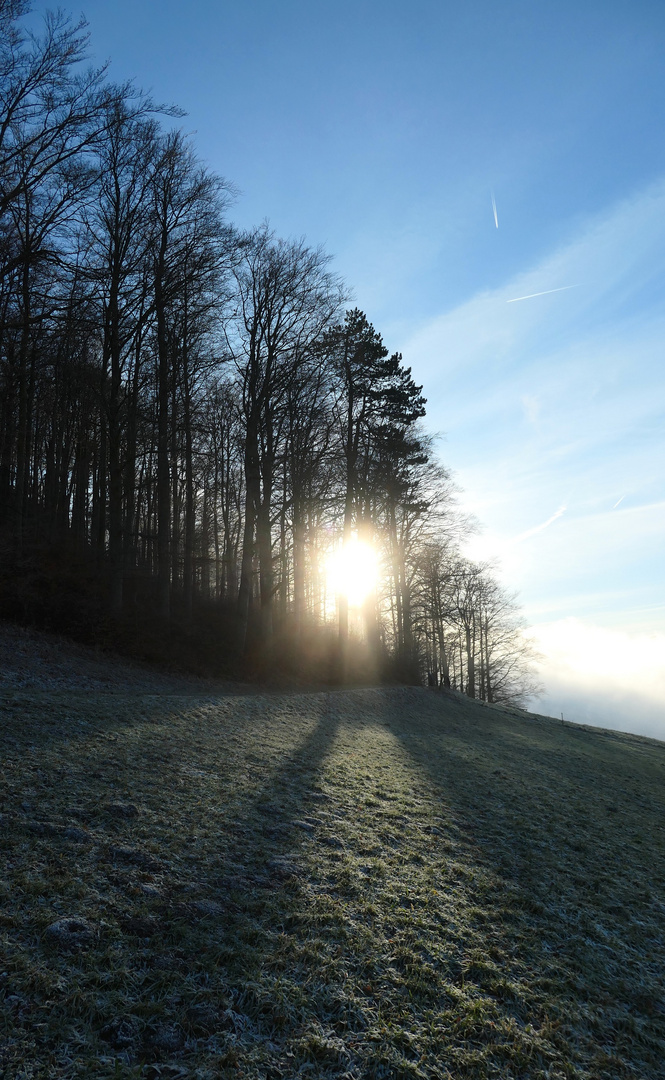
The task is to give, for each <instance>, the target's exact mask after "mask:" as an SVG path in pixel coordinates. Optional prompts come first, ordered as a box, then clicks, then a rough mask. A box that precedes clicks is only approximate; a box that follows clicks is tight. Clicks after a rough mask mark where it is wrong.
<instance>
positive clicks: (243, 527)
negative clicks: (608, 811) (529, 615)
mask: <svg viewBox="0 0 665 1080" xmlns="http://www.w3.org/2000/svg"><path fill="white" fill-rule="evenodd" d="M25 13H26V6H25V4H24V3H23V2H22V0H0V40H1V45H0V395H1V397H0V543H1V556H2V566H3V569H2V575H1V582H0V593H1V599H2V604H3V607H4V611H5V614H8V615H10V616H11V617H14V618H18V619H21V620H24V621H41V622H43V623H46V624H51V625H53V626H55V627H56V628H58V629H63V628H64V629H67V630H69V632H76V633H79V634H82V635H84V636H88V637H89V638H97V639H98V640H99V639H101V638H104V635H106V636H107V638H108V636H109V635H110V637H111V638H112V639H113V640H115V641H116V644H117V643H118V642H120V643H122V642H123V641H124V642H125V643H127V644H128V645H129V647H131V648H133V649H134V650H135V651H143V652H144V653H149V652H150V648H149V642H150V641H152V642H155V641H156V642H158V643H159V644H158V646H156V647H155V648H156V650H157V653H159V650H160V649H161V650H162V655H164V656H166V655H169V656H170V657H171V658H173V657H174V656H175V655H176V654H177V655H179V656H181V657H187V656H188V657H189V660H190V661H192V662H193V661H194V660H195V659H197V658H198V659H199V660H200V661H201V664H202V666H205V664H208V665H210V663H211V662H214V663H215V664H216V665H217V667H219V665H220V664H221V663H225V664H226V669H227V670H236V671H237V670H240V668H239V667H238V664H239V663H240V662H241V661H244V663H245V670H248V669H252V670H258V669H259V668H260V667H261V665H263V670H264V671H265V670H266V664H268V665H272V668H273V670H275V669H276V668H278V667H279V666H280V665H281V666H282V667H283V666H287V667H290V668H291V669H292V670H296V671H300V672H302V673H305V674H310V675H316V676H319V677H320V676H321V675H325V676H326V677H330V678H339V679H342V678H345V677H346V678H349V677H356V678H357V677H363V676H364V677H369V675H370V674H372V677H377V676H378V675H384V676H385V675H386V674H390V673H391V672H392V674H393V675H398V676H401V677H411V678H417V677H420V678H423V677H425V675H427V674H429V680H430V682H432V681H435V682H437V683H441V684H442V685H445V686H450V687H453V688H456V689H458V690H462V691H463V692H465V693H468V694H470V695H471V696H478V697H481V698H483V699H485V700H488V701H500V700H508V699H511V700H512V699H515V698H518V697H519V696H520V695H522V694H524V693H527V692H528V691H529V688H530V676H529V667H528V656H527V652H528V650H527V648H526V645H525V643H524V639H523V637H522V635H521V629H520V622H519V618H518V616H517V613H516V610H515V607H514V604H513V602H512V601H511V600H510V598H507V597H506V595H505V594H504V593H503V592H502V590H501V588H500V587H499V585H498V583H497V582H496V580H495V579H494V578H493V577H492V575H491V573H490V571H489V569H488V568H483V567H480V566H477V565H474V564H472V563H470V562H468V561H466V560H464V559H463V558H462V557H461V556H460V554H459V543H460V540H461V539H462V537H463V534H464V531H465V528H466V526H465V522H464V520H463V519H462V518H461V517H460V515H459V514H458V513H457V512H456V510H455V503H454V497H453V494H454V493H453V488H452V484H451V481H450V477H449V475H448V473H447V472H446V470H445V469H443V468H442V467H441V465H440V464H438V463H437V460H436V458H435V456H434V453H433V446H432V439H431V438H430V437H429V436H428V435H427V434H426V433H425V432H424V430H423V428H422V426H421V422H422V419H423V417H424V415H425V399H424V398H423V396H422V387H420V386H417V385H416V384H415V382H414V380H413V378H412V375H411V371H410V369H409V368H408V367H406V366H405V364H404V362H403V358H402V356H401V355H400V354H399V353H392V354H391V353H390V352H389V350H388V349H387V348H386V347H385V345H384V344H383V341H382V338H381V336H380V335H379V334H378V333H377V332H376V330H375V329H374V328H373V327H372V326H371V324H370V323H369V322H368V320H367V318H366V317H365V315H364V314H363V313H362V312H361V311H359V310H357V309H350V310H349V309H347V300H348V298H347V292H346V289H345V286H344V284H343V283H342V282H341V280H340V279H339V277H338V276H337V275H336V274H335V273H334V272H333V271H332V269H331V266H330V260H329V257H328V256H327V255H326V254H325V253H324V252H323V251H322V250H321V249H319V248H312V247H310V246H308V245H307V244H306V243H305V242H304V241H302V240H298V241H292V240H282V239H279V238H277V237H275V236H274V235H273V233H272V232H271V231H270V229H269V228H268V226H266V225H262V226H260V227H258V228H256V229H253V230H249V231H240V230H238V229H236V228H234V227H233V225H232V224H231V223H230V221H229V219H228V209H229V205H230V202H231V200H232V197H233V191H232V189H231V187H230V186H229V184H227V183H226V182H225V181H224V180H222V179H220V178H219V177H217V176H215V175H213V174H212V173H210V172H209V170H208V169H207V168H206V167H205V165H204V164H202V163H201V161H200V160H199V159H198V157H197V155H196V153H195V150H194V148H193V146H192V145H191V143H190V142H189V141H188V140H187V139H186V138H185V137H184V136H183V134H182V133H181V132H180V131H178V130H177V129H176V128H175V127H174V125H173V118H174V117H176V116H177V110H175V109H168V108H164V107H158V106H157V105H156V104H155V103H154V102H153V101H152V100H151V99H150V98H148V97H147V96H145V95H144V94H142V93H140V92H137V91H136V90H135V88H134V87H133V86H131V85H123V86H119V85H115V84H113V83H112V82H110V80H109V79H108V78H107V73H106V71H105V70H104V69H98V70H94V69H85V70H84V66H83V64H84V60H85V52H86V35H85V27H84V25H83V24H77V25H74V24H72V23H71V21H70V20H68V19H67V18H66V17H64V16H62V15H60V14H58V15H49V16H47V18H46V21H45V26H44V32H43V35H42V36H40V37H38V38H33V37H26V36H25V35H24V34H23V33H22V32H21V29H20V26H21V22H20V19H21V16H22V15H24V14H25ZM354 537H359V538H360V539H361V540H362V541H364V542H365V543H366V544H367V545H369V546H371V548H372V549H373V550H374V551H376V553H377V560H378V567H379V573H378V576H377V580H376V582H374V583H372V587H371V588H368V589H367V595H366V596H365V598H364V600H363V602H362V605H359V606H354V604H353V597H352V596H348V597H347V596H346V595H345V594H344V592H343V590H341V589H339V588H338V590H337V593H338V594H337V595H335V593H334V591H333V589H332V586H331V581H330V575H329V573H328V572H327V565H328V560H329V557H330V555H331V553H332V552H334V551H335V550H337V549H338V548H339V546H340V545H342V544H344V543H347V544H348V543H349V542H350V541H351V539H352V538H354ZM165 643H170V645H167V644H165ZM174 643H175V644H174ZM169 649H170V652H169ZM188 650H189V652H188ZM234 665H235V666H234Z"/></svg>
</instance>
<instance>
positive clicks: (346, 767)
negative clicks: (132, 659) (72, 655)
mask: <svg viewBox="0 0 665 1080" xmlns="http://www.w3.org/2000/svg"><path fill="white" fill-rule="evenodd" d="M2 761H3V767H2V788H1V797H2V808H1V809H2V814H3V821H2V825H3V831H2V850H3V856H4V870H3V873H2V879H1V880H0V899H1V901H2V909H1V915H0V933H1V934H2V955H3V957H4V959H3V966H2V969H1V972H0V980H1V981H0V988H1V991H2V993H3V995H4V996H3V1003H2V1008H3V1025H4V1026H3V1036H4V1042H3V1044H2V1049H1V1050H0V1065H1V1066H2V1070H4V1076H6V1077H7V1078H8V1080H9V1078H15V1080H18V1078H19V1077H21V1076H28V1075H29V1076H31V1077H62V1078H66V1077H87V1076H92V1077H109V1078H110V1077H114V1076H119V1077H123V1078H124V1077H126V1078H129V1077H130V1076H145V1077H151V1078H152V1077H157V1076H162V1075H168V1076H178V1075H181V1076H187V1077H189V1076H197V1077H208V1076H209V1077H211V1078H212V1077H218V1076H221V1077H225V1076H228V1077H231V1076H233V1077H237V1076H243V1077H250V1078H256V1080H258V1078H260V1077H261V1078H266V1077H272V1078H279V1077H285V1078H286V1077H288V1078H291V1077H294V1076H296V1075H301V1076H312V1077H340V1078H341V1077H357V1078H359V1080H360V1078H365V1077H370V1078H372V1077H376V1078H379V1077H386V1078H388V1077H422V1078H424V1077H428V1078H429V1077H455V1078H458V1077H463V1078H465V1077H469V1078H470V1077H474V1078H476V1077H478V1078H480V1077H482V1078H485V1077H502V1078H503V1077H508V1078H510V1077H513V1078H517V1077H519V1078H523V1077H534V1078H541V1080H544V1078H545V1077H548V1078H549V1080H553V1078H555V1077H569V1078H573V1077H574V1078H584V1080H596V1078H607V1080H615V1078H617V1077H626V1078H627V1077H652V1076H653V1077H655V1076H658V1075H660V1072H659V1070H661V1068H662V1060H663V1051H664V1049H665V1006H664V1005H663V1001H664V1000H665V998H664V994H663V991H664V987H663V975H662V973H663V971H664V970H665V963H664V961H665V956H664V953H665V944H664V942H663V935H662V918H663V914H664V913H665V906H664V903H663V900H664V893H663V885H664V882H665V851H664V843H663V834H662V829H661V822H662V811H663V797H662V780H663V774H664V770H665V747H663V746H662V745H661V744H656V743H651V742H649V741H647V740H643V739H639V738H636V737H629V736H621V735H617V734H614V733H611V734H610V733H603V732H599V731H595V732H594V731H589V730H585V729H578V728H573V727H571V726H563V725H561V724H555V723H554V722H553V721H544V720H529V719H525V718H524V717H523V715H521V714H518V713H512V712H510V711H506V710H500V709H498V708H497V709H493V708H488V707H482V706H480V705H474V704H473V703H470V702H465V701H463V700H462V699H460V698H455V697H451V698H443V697H441V696H439V695H438V694H433V693H429V694H428V693H427V692H425V691H420V690H416V689H413V690H375V691H354V692H348V693H347V692H345V693H341V692H340V693H330V694H311V695H304V694H303V695H290V696H289V695H280V696H265V695H256V696H248V697H228V698H221V699H209V700H203V699H201V700H194V699H186V698H175V697H172V698H168V697H161V698H160V697H158V696H154V697H138V696H136V697H129V696H127V697H123V696H121V695H109V696H108V697H97V698H94V697H92V696H91V695H74V694H72V695H69V696H65V695H60V697H59V699H58V700H56V699H55V698H54V699H50V698H49V696H48V695H45V694H37V693H35V694H29V693H27V692H26V693H20V694H14V695H6V696H5V716H4V718H3V755H2ZM114 807H115V809H113V808H114ZM132 807H133V808H135V809H136V811H137V813H136V814H135V815H132V812H131V811H130V808H132ZM118 808H120V809H118ZM65 917H74V918H77V919H84V920H86V921H87V923H88V924H89V925H90V927H91V938H90V940H89V941H87V942H85V943H84V944H82V945H80V946H77V947H72V948H69V949H66V948H62V947H59V946H58V945H57V944H56V943H55V942H54V941H53V940H52V939H50V938H49V933H48V932H47V929H48V927H49V926H50V925H52V924H53V922H55V921H57V920H60V919H62V918H65ZM26 1070H27V1071H26Z"/></svg>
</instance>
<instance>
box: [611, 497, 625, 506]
mask: <svg viewBox="0 0 665 1080" xmlns="http://www.w3.org/2000/svg"><path fill="white" fill-rule="evenodd" d="M625 498H626V496H625V495H622V496H621V498H620V499H618V500H617V501H616V502H615V504H614V506H613V507H612V509H613V510H616V508H617V506H618V505H619V503H622V502H623V500H624V499H625Z"/></svg>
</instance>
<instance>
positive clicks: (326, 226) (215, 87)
mask: <svg viewBox="0 0 665 1080" xmlns="http://www.w3.org/2000/svg"><path fill="white" fill-rule="evenodd" d="M46 6H47V5H44V4H41V3H40V4H37V5H36V7H35V10H36V11H37V12H40V11H43V10H44V9H45V7H46ZM84 13H85V14H86V16H87V18H88V20H89V22H90V30H91V34H92V49H93V52H94V55H95V58H96V59H97V60H100V61H101V60H105V59H107V58H108V59H110V60H111V61H112V65H111V73H112V75H113V76H114V77H115V78H117V79H124V78H128V77H133V78H135V79H136V81H137V83H138V84H140V85H142V86H144V87H146V88H149V89H151V90H152V91H153V93H154V95H155V97H156V98H157V99H159V100H163V101H167V102H175V103H177V104H179V105H181V106H182V107H183V108H185V109H186V110H187V114H188V115H187V117H186V118H185V120H184V126H185V128H186V129H187V130H190V131H191V132H193V133H195V140H196V144H197V146H198V149H199V152H200V154H201V156H202V157H203V158H204V159H205V160H206V161H207V162H208V163H209V164H210V165H211V167H212V168H213V169H214V170H216V171H218V172H220V173H222V174H223V175H225V176H226V177H227V178H228V179H229V180H231V181H233V182H234V183H235V185H236V186H237V188H238V189H239V192H240V195H239V198H238V201H237V203H236V206H235V208H234V212H233V217H234V219H235V220H236V221H237V222H238V223H239V224H243V225H244V224H247V225H248V224H252V223H256V222H258V221H260V220H262V219H263V218H269V219H270V221H271V223H272V225H273V226H274V228H275V229H276V230H277V231H278V232H279V233H281V234H283V235H296V236H299V235H302V234H305V235H306V236H307V237H308V239H309V240H310V241H311V242H312V243H315V244H316V243H323V244H325V245H326V247H327V249H328V250H329V251H330V252H331V253H332V254H333V255H334V256H335V265H336V267H337V269H338V270H339V272H340V273H342V274H343V276H344V277H345V278H346V280H347V281H348V282H349V284H350V285H351V287H352V288H353V290H354V301H355V302H356V303H357V304H358V306H360V307H362V308H363V309H364V310H365V311H366V312H367V314H368V316H369V318H370V319H371V320H372V321H373V322H374V324H375V326H376V327H377V329H378V330H380V331H381V333H382V334H383V336H384V339H385V341H386V343H387V345H388V346H389V347H390V348H391V349H394V348H399V349H401V350H402V351H403V353H404V357H405V360H406V361H407V363H409V364H411V365H412V366H413V369H414V373H415V375H416V377H417V378H418V381H421V382H423V383H424V385H425V392H426V394H427V397H428V399H429V422H430V425H431V426H432V427H433V428H434V429H436V430H438V431H440V432H442V433H445V439H444V440H442V442H441V455H442V458H443V460H444V461H445V462H446V463H447V464H448V465H449V466H451V467H452V468H453V469H454V471H455V473H456V475H457V478H458V481H459V483H460V485H461V486H462V488H463V489H464V502H465V505H466V506H467V507H468V508H470V509H472V510H474V512H475V513H476V514H477V515H478V517H479V518H480V519H481V521H482V522H483V524H484V531H483V532H482V533H481V534H480V535H479V536H478V537H477V538H475V539H474V541H473V544H472V547H471V552H472V553H473V554H474V555H476V556H478V557H481V558H497V559H499V560H500V562H501V565H502V568H503V569H502V574H503V579H504V581H505V582H506V583H507V584H508V585H510V586H511V587H513V588H515V589H518V590H519V592H520V598H521V601H522V603H523V604H524V607H525V612H526V614H527V616H528V618H529V620H530V621H531V623H532V624H533V625H534V627H535V634H536V638H537V641H538V642H539V644H540V647H541V650H542V652H543V654H544V663H543V678H544V680H545V682H546V686H547V689H548V696H547V697H546V698H544V699H543V700H542V702H541V703H540V707H541V708H542V709H543V710H544V711H550V712H553V713H556V714H558V713H559V712H560V711H561V710H562V709H563V710H564V711H565V713H566V715H567V716H569V717H570V719H576V718H578V719H583V720H587V721H589V720H590V721H593V722H611V723H613V724H614V725H615V726H618V727H624V728H631V729H635V730H643V731H649V732H658V733H659V734H660V735H661V737H664V738H665V659H663V658H665V559H663V546H664V545H663V536H664V532H665V481H664V479H663V478H664V474H665V468H664V466H665V453H664V450H663V420H664V413H665V374H664V372H665V365H664V363H663V351H664V349H663V346H664V344H665V304H664V297H665V68H664V67H663V63H662V57H663V55H665V7H664V6H663V4H662V0H654V2H648V0H641V2H637V3H636V2H634V0H633V2H612V0H599V2H595V0H585V3H584V4H580V3H579V2H567V0H563V2H557V3H554V2H549V0H547V2H546V0H523V2H519V0H504V2H503V3H501V4H497V3H496V0H492V2H489V0H487V2H486V0H482V2H479V0H467V2H465V3H464V4H452V3H447V2H445V0H436V2H434V0H421V2H418V0H415V2H414V0H412V2H411V3H409V5H406V4H405V3H403V2H402V3H394V2H385V0H382V2H379V0H371V2H362V0H360V2H358V0H355V2H354V3H347V2H343V0H342V2H336V3H335V4H332V3H325V2H312V0H309V2H307V3H305V2H295V0H280V2H279V3H277V2H276V0H272V2H267V0H254V2H248V3H245V4H237V3H233V4H231V3H227V2H215V3H213V2H212V0H190V2H189V3H188V4H186V5H183V4H181V3H179V2H175V0H167V2H164V0H159V2H157V0H133V2H132V3H129V2H128V0H116V2H115V3H114V4H108V3H106V2H105V0H90V2H88V3H87V4H85V6H84ZM492 192H494V196H495V199H496V206H497V215H498V222H499V228H498V229H497V228H496V227H495V222H494V216H493V211H492V203H491V193H492ZM571 285H572V286H575V288H571V289H566V290H565V291H560V292H556V293H549V294H548V295H543V296H539V297H533V298H532V299H529V300H521V301H518V302H516V303H508V301H510V300H513V299H515V298H516V297H520V296H525V295H527V294H530V293H536V292H542V291H545V290H549V289H562V288H563V287H564V286H571ZM610 656H611V657H613V658H614V659H613V661H612V664H611V673H610V674H611V677H610V674H608V670H607V657H610ZM659 657H660V658H661V659H660V660H659ZM622 658H623V659H622Z"/></svg>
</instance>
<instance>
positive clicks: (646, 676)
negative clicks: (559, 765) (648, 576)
mask: <svg viewBox="0 0 665 1080" xmlns="http://www.w3.org/2000/svg"><path fill="white" fill-rule="evenodd" d="M530 636H531V637H532V639H533V642H534V644H535V646H536V648H537V649H538V651H539V652H540V654H541V656H542V657H543V660H542V664H541V666H540V678H541V679H542V681H543V683H544V684H545V694H544V695H543V696H542V697H541V698H539V699H537V700H536V701H534V702H532V704H531V706H530V707H531V708H532V709H533V710H534V711H536V712H545V713H547V714H549V715H553V716H559V715H560V714H561V712H563V714H564V718H565V719H566V720H573V721H575V722H577V723H585V724H594V725H597V726H600V727H611V728H616V729H618V730H622V731H632V732H636V733H637V734H642V735H650V736H652V737H654V738H658V739H665V633H654V634H639V633H630V632H628V631H621V630H616V629H609V628H607V627H601V626H597V625H593V624H591V623H588V622H585V621H582V620H580V619H575V618H567V619H560V620H557V621H555V622H551V623H542V624H540V625H539V626H534V627H532V628H531V631H530Z"/></svg>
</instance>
